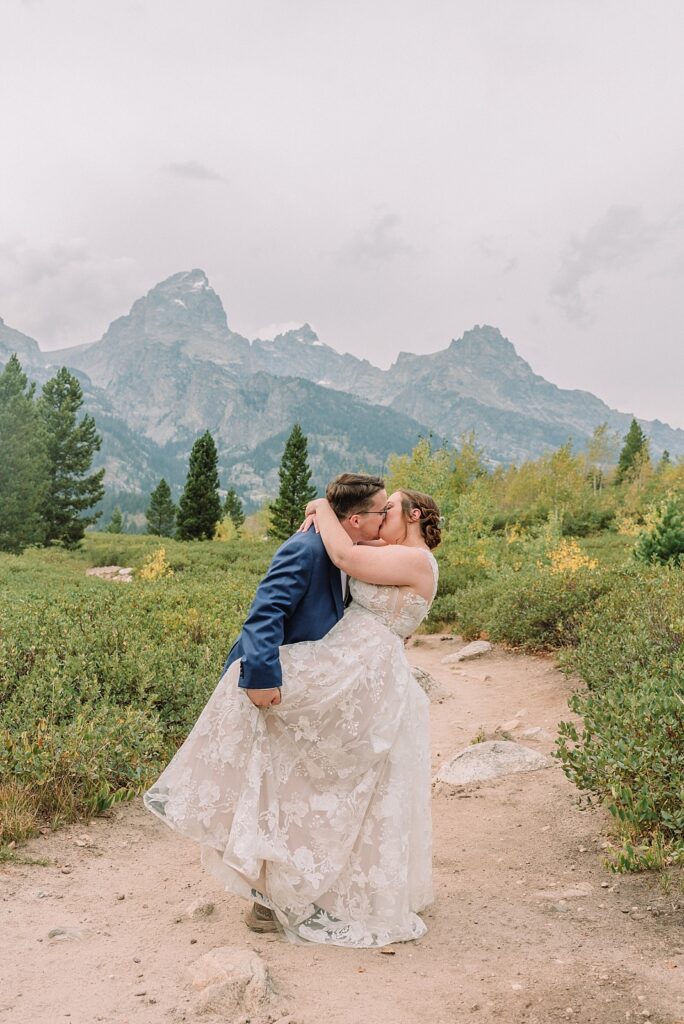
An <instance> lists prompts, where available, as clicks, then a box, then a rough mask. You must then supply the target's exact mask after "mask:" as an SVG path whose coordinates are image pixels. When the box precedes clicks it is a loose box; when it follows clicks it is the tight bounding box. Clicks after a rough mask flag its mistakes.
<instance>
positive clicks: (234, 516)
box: [223, 487, 245, 535]
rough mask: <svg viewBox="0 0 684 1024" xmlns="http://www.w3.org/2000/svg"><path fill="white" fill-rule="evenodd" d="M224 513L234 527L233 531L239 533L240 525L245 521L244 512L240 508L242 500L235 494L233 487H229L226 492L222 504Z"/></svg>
mask: <svg viewBox="0 0 684 1024" xmlns="http://www.w3.org/2000/svg"><path fill="white" fill-rule="evenodd" d="M223 512H224V515H227V516H228V518H229V519H230V521H231V523H232V524H233V526H234V527H235V532H236V533H237V534H238V535H239V534H240V527H241V526H242V524H243V523H244V521H245V513H244V509H243V508H242V502H241V501H240V499H239V498H238V496H237V492H236V491H235V490H234V488H232V487H231V488H230V490H229V491H228V493H227V494H226V500H225V502H224V505H223Z"/></svg>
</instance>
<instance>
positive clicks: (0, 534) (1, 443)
mask: <svg viewBox="0 0 684 1024" xmlns="http://www.w3.org/2000/svg"><path fill="white" fill-rule="evenodd" d="M34 393H35V384H30V385H29V383H28V378H27V377H26V374H25V373H24V372H23V371H22V368H21V363H20V362H19V359H18V358H17V356H16V355H11V356H10V358H9V360H8V362H7V365H6V366H5V369H4V370H3V371H2V373H0V550H1V551H11V552H13V553H14V554H20V553H21V552H22V551H23V550H24V548H25V547H27V545H29V544H42V543H43V541H44V539H45V523H44V521H43V515H42V513H43V504H44V502H45V497H46V495H47V492H48V487H49V462H48V456H47V439H46V436H45V430H44V428H43V424H42V421H41V419H40V417H39V415H38V411H37V408H36V402H35V400H34Z"/></svg>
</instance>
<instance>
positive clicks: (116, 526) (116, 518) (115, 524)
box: [105, 505, 124, 533]
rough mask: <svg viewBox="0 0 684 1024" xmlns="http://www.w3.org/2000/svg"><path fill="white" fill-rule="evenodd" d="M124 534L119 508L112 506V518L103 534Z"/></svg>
mask: <svg viewBox="0 0 684 1024" xmlns="http://www.w3.org/2000/svg"><path fill="white" fill-rule="evenodd" d="M123 532H124V521H123V515H122V514H121V508H120V506H119V505H115V506H114V511H113V512H112V518H111V519H110V520H109V525H108V526H107V527H105V533H123Z"/></svg>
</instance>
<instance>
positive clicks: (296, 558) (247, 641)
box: [238, 543, 314, 690]
mask: <svg viewBox="0 0 684 1024" xmlns="http://www.w3.org/2000/svg"><path fill="white" fill-rule="evenodd" d="M313 557H314V552H313V550H312V548H311V545H309V544H297V543H295V544H292V543H290V544H285V545H284V546H283V547H282V548H280V549H279V550H278V551H277V552H276V554H275V556H274V558H273V561H272V562H271V564H270V566H269V569H268V572H267V573H266V575H265V576H264V578H263V580H262V581H261V583H260V584H259V586H258V587H257V591H256V594H255V596H254V601H253V603H252V607H251V608H250V610H249V615H248V616H247V619H246V620H245V624H244V626H243V627H242V633H241V635H240V640H241V644H242V661H241V664H240V680H239V683H238V685H239V686H242V687H244V688H245V689H253V690H265V689H268V688H269V687H271V686H282V683H283V677H282V670H281V667H280V657H279V651H278V648H279V647H280V646H281V644H283V643H284V636H285V623H286V622H287V620H288V618H289V617H290V616H291V615H292V613H293V612H294V610H295V608H296V607H297V605H298V604H299V602H300V601H301V599H302V597H303V596H304V594H305V593H306V590H307V588H308V586H309V583H310V582H311V574H312V562H313Z"/></svg>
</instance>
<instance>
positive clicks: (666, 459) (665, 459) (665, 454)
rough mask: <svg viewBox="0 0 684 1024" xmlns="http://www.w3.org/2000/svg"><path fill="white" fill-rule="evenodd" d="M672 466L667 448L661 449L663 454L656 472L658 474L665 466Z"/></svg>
mask: <svg viewBox="0 0 684 1024" xmlns="http://www.w3.org/2000/svg"><path fill="white" fill-rule="evenodd" d="M671 465H672V456H671V455H670V453H669V452H668V450H667V448H665V449H663V454H662V455H661V456H660V462H659V463H658V472H659V473H660V472H661V471H662V470H663V469H665V468H666V467H667V466H671Z"/></svg>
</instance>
